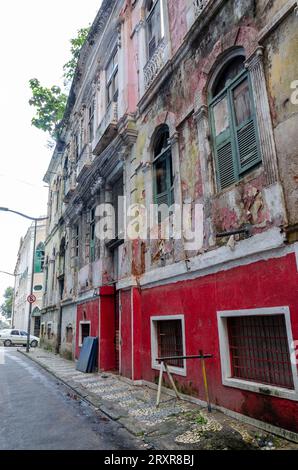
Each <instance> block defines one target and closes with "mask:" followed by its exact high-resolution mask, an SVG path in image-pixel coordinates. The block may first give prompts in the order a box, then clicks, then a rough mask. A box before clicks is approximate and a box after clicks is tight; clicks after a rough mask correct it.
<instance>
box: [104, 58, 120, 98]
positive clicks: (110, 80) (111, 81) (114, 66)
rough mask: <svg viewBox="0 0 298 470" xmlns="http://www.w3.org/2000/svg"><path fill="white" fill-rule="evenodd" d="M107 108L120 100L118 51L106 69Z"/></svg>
mask: <svg viewBox="0 0 298 470" xmlns="http://www.w3.org/2000/svg"><path fill="white" fill-rule="evenodd" d="M106 77H107V106H109V105H110V104H111V103H112V102H117V100H118V49H116V50H114V52H113V55H112V58H111V60H110V62H109V63H108V65H107V68H106Z"/></svg>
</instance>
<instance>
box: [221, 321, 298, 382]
mask: <svg viewBox="0 0 298 470" xmlns="http://www.w3.org/2000/svg"><path fill="white" fill-rule="evenodd" d="M227 325H228V336H229V348H230V355H231V373H232V377H234V378H238V379H242V380H249V381H254V382H259V383H263V384H269V385H275V386H278V387H283V388H287V389H294V382H293V374H292V368H291V361H290V352H289V345H288V338H287V330H286V323H285V317H284V315H265V316H264V315H254V316H239V317H229V318H228V319H227Z"/></svg>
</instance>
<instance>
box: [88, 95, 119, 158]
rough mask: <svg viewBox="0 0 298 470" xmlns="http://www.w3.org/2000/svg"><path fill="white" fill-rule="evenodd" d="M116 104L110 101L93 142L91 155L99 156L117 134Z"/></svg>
mask: <svg viewBox="0 0 298 470" xmlns="http://www.w3.org/2000/svg"><path fill="white" fill-rule="evenodd" d="M117 124H118V103H117V102H115V101H112V103H110V104H109V107H108V109H107V112H106V114H105V116H104V118H103V120H102V121H101V123H100V124H99V126H98V128H97V130H96V133H95V138H94V140H93V153H94V154H95V155H99V154H100V153H101V152H102V151H103V150H104V149H105V148H106V147H107V146H108V145H109V143H110V142H111V140H113V138H114V137H115V136H116V133H117Z"/></svg>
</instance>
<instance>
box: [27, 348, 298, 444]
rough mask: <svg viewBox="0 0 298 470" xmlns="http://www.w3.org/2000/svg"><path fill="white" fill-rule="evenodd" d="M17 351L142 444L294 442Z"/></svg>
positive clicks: (110, 377)
mask: <svg viewBox="0 0 298 470" xmlns="http://www.w3.org/2000/svg"><path fill="white" fill-rule="evenodd" d="M19 351H20V352H21V353H22V354H24V355H26V356H27V357H29V358H30V359H31V360H33V361H35V362H36V363H38V364H39V365H40V366H41V367H43V368H44V369H46V370H47V371H48V372H50V373H51V374H53V375H54V376H55V377H57V378H58V379H59V380H61V381H62V382H64V383H65V384H66V385H68V386H69V387H70V388H71V389H72V392H70V397H72V398H73V399H75V400H77V399H83V400H85V401H87V402H89V403H90V404H92V405H93V406H95V408H97V409H99V410H100V411H102V412H103V413H105V414H106V415H107V416H109V417H110V418H111V419H113V420H115V421H118V422H119V423H120V424H122V425H123V426H124V427H125V428H126V429H127V430H128V431H130V432H131V433H132V434H134V435H135V436H138V437H141V438H142V439H143V441H144V448H145V449H146V448H156V449H171V450H192V449H217V450H228V449H235V450H237V449H239V450H256V449H259V450H274V449H293V450H294V449H295V450H298V444H295V443H293V442H290V441H287V440H286V439H282V438H280V437H276V436H274V435H272V434H269V433H267V432H264V431H262V430H260V429H257V428H255V427H253V426H250V425H247V424H243V423H241V422H239V421H237V420H235V419H232V418H230V417H228V416H226V415H224V414H223V413H221V412H219V411H213V412H212V413H211V414H210V413H208V411H207V410H206V409H204V408H202V407H200V406H198V405H195V404H193V403H189V402H187V401H184V400H177V399H176V398H173V397H172V396H171V395H168V394H167V393H165V392H164V391H163V392H162V399H161V404H160V407H159V408H156V406H155V402H156V390H153V389H151V388H150V387H147V386H144V385H142V386H136V385H130V384H129V383H127V382H126V381H125V380H123V379H122V378H120V377H119V376H117V375H114V374H111V373H96V374H84V373H82V372H79V371H77V370H76V369H75V363H74V362H71V361H68V360H66V359H63V358H61V357H60V356H57V355H55V354H53V353H49V352H47V351H44V350H42V349H36V350H31V352H30V353H29V354H27V353H26V352H24V351H23V350H19Z"/></svg>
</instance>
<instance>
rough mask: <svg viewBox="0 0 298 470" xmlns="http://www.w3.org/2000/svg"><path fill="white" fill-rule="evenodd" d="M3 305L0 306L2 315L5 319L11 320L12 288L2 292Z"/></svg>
mask: <svg viewBox="0 0 298 470" xmlns="http://www.w3.org/2000/svg"><path fill="white" fill-rule="evenodd" d="M3 297H4V299H5V301H4V303H3V304H2V305H1V306H0V310H1V313H2V315H4V317H6V318H11V314H12V302H13V287H7V288H6V289H5V292H4V296H3Z"/></svg>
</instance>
